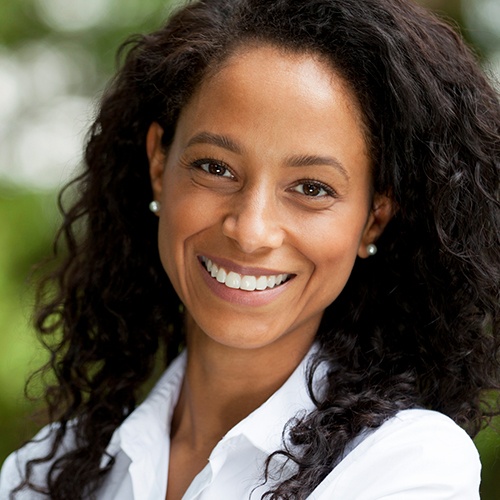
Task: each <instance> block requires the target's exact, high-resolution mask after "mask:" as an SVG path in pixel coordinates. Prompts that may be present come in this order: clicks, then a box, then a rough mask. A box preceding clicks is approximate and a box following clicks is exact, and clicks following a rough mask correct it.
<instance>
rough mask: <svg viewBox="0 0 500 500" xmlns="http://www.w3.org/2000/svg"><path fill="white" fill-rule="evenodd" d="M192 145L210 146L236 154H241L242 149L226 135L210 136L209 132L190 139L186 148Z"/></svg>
mask: <svg viewBox="0 0 500 500" xmlns="http://www.w3.org/2000/svg"><path fill="white" fill-rule="evenodd" d="M194 144H212V145H214V146H218V147H220V148H223V149H227V150H228V151H231V152H233V153H236V154H242V153H243V148H242V147H241V146H240V145H239V144H238V143H237V142H235V141H234V140H233V139H231V138H230V137H228V136H226V135H219V134H212V133H210V132H200V133H199V134H196V135H195V136H194V137H191V139H190V140H189V142H188V143H187V146H186V147H190V146H193V145H194Z"/></svg>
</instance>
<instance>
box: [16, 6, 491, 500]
mask: <svg viewBox="0 0 500 500" xmlns="http://www.w3.org/2000/svg"><path fill="white" fill-rule="evenodd" d="M248 43H256V44H272V45H274V46H277V47H280V48H282V49H284V50H285V51H289V52H292V53H304V52H306V53H311V54H319V55H321V56H322V57H324V58H325V59H326V60H327V61H329V62H330V63H331V65H332V67H334V68H335V69H336V70H337V71H338V72H339V73H340V74H341V75H342V76H343V78H344V79H345V80H346V81H347V82H348V84H349V85H350V86H351V88H352V89H353V91H354V93H355V95H356V96H357V99H358V101H359V103H360V108H361V110H362V112H363V115H364V120H365V125H366V128H367V131H368V132H367V136H368V143H369V146H370V154H371V159H372V164H373V169H374V172H373V177H374V189H375V191H376V192H378V193H384V194H388V195H390V196H391V197H392V199H393V200H394V202H395V204H396V205H397V207H398V210H397V213H396V215H395V217H394V218H393V219H392V220H391V222H390V223H389V225H388V227H387V228H386V230H385V232H384V234H383V235H382V237H381V238H380V239H379V241H378V242H377V245H378V247H379V253H378V254H377V256H376V257H373V258H370V259H358V260H357V261H356V263H355V265H354V269H353V271H352V274H351V276H350V278H349V281H348V283H347V285H346V287H345V289H344V290H343V291H342V293H341V295H340V296H339V297H338V299H337V300H336V301H335V302H334V303H333V304H331V305H330V306H329V308H328V309H327V310H326V311H325V314H324V317H323V321H322V323H321V326H320V329H319V331H318V333H317V340H318V343H319V345H320V349H319V352H318V354H317V357H316V358H315V364H314V365H313V366H312V367H311V370H310V374H309V386H310V391H311V395H312V397H313V399H314V402H315V405H316V409H315V410H314V411H313V412H312V413H310V414H308V415H306V416H305V417H303V418H302V419H299V420H297V421H294V422H291V423H290V424H289V427H288V432H289V437H290V439H291V442H292V443H293V444H294V445H298V446H297V447H295V446H294V448H293V449H294V450H295V451H294V452H292V451H291V450H289V449H287V448H286V446H285V445H284V448H283V450H278V451H277V453H280V454H284V455H286V456H287V457H289V459H291V460H293V461H294V462H296V463H297V465H298V468H297V472H296V474H295V475H293V477H290V478H285V479H282V480H281V481H280V482H279V483H278V484H277V486H273V487H272V489H270V490H269V491H268V492H267V493H266V494H265V495H264V497H266V498H269V499H292V498H293V499H301V498H305V497H306V496H307V495H308V494H309V493H310V492H311V491H312V490H313V489H314V488H315V486H316V485H317V484H318V483H319V482H320V481H321V480H322V479H323V478H324V477H325V476H326V475H327V474H328V473H329V471H331V469H332V468H333V467H334V466H335V464H336V463H337V462H338V461H339V459H340V458H341V457H342V454H343V452H344V450H345V448H346V445H347V444H348V443H349V442H350V441H351V440H352V439H353V438H354V437H355V436H356V435H357V434H359V433H360V431H362V430H363V429H365V428H376V427H378V426H380V425H381V424H382V423H383V422H384V421H386V420H387V419H388V418H389V417H391V416H393V415H394V414H395V413H396V412H398V411H399V410H401V409H406V408H414V407H422V408H429V409H434V410H437V411H440V412H442V413H444V414H446V415H448V416H450V417H451V418H452V419H453V420H454V421H455V422H457V423H458V424H459V425H461V426H462V427H463V428H465V429H466V430H467V432H468V433H469V434H470V435H471V436H474V435H475V434H476V433H477V432H478V431H479V430H480V429H481V428H482V426H483V425H485V423H487V421H488V420H489V419H490V418H491V417H492V416H494V415H496V414H498V413H499V408H498V404H497V402H496V399H495V397H494V395H495V394H497V391H498V390H499V389H500V361H499V350H500V349H499V344H500V340H499V283H500V266H499V248H500V241H499V238H500V236H499V235H500V228H499V225H500V224H499V222H500V203H499V170H500V168H499V167H500V105H499V99H498V95H497V93H496V92H495V90H494V89H493V87H492V85H491V84H490V83H489V82H488V80H487V78H486V77H485V76H484V74H483V73H482V72H481V70H480V68H479V66H478V63H477V61H476V58H475V56H474V55H473V54H472V53H471V51H470V50H469V49H468V48H467V47H466V46H465V44H464V43H463V41H462V40H461V39H460V37H459V36H458V35H457V34H456V32H455V31H454V30H453V29H452V28H450V27H449V26H448V25H447V24H446V23H445V22H443V21H441V20H439V19H438V18H436V17H434V16H433V15H431V14H430V13H429V12H427V11H426V10H425V9H423V8H422V7H420V6H418V5H416V4H414V3H412V2H411V1H409V0H363V1H362V2H360V1H359V0H273V1H269V0H200V1H194V2H191V3H189V4H188V5H187V6H185V7H183V8H182V9H180V10H178V11H177V12H176V13H175V14H174V15H173V16H171V18H170V19H169V21H168V23H167V24H166V25H165V26H164V27H162V28H161V29H159V30H158V31H156V32H154V33H151V34H149V35H144V36H138V37H135V38H133V39H131V40H129V41H128V42H127V43H126V44H124V46H123V47H122V54H124V53H125V54H126V56H125V58H124V62H123V64H122V67H121V69H120V70H119V72H118V74H117V76H116V77H115V79H114V80H113V82H112V83H111V85H110V87H109V88H108V90H107V92H106V93H105V95H104V97H103V99H102V103H101V106H100V110H99V114H98V116H97V118H96V120H95V123H94V125H93V126H92V129H91V131H90V134H89V138H88V143H87V147H86V156H85V160H86V164H85V168H84V171H83V173H82V174H81V175H80V177H79V178H78V179H77V181H76V182H77V184H76V187H77V189H76V190H75V191H74V192H73V193H74V194H76V197H77V198H76V201H74V202H73V204H72V205H71V206H70V207H69V208H68V209H64V208H62V211H63V214H64V222H63V225H62V227H61V229H60V232H59V236H58V241H59V247H61V246H63V248H64V249H65V251H64V254H63V256H62V257H61V258H60V261H59V264H58V265H57V267H56V268H55V270H54V271H52V272H51V274H50V275H48V276H47V278H46V279H45V280H44V281H43V283H42V284H41V288H40V294H39V301H38V306H37V316H36V325H37V328H38V330H39V332H40V336H41V338H42V341H43V342H44V343H45V345H47V346H48V347H49V349H50V352H51V360H50V362H49V363H48V365H47V366H46V367H45V369H46V370H51V371H53V373H54V374H55V376H56V380H57V382H56V383H55V384H53V385H51V386H50V387H48V388H47V390H46V393H45V398H46V402H47V404H48V408H49V410H50V416H51V419H52V420H53V421H56V422H58V425H57V426H55V427H54V432H53V434H54V441H53V446H52V451H51V453H50V454H49V455H48V456H46V457H40V458H37V459H34V460H31V461H30V462H28V464H27V467H26V477H25V481H24V483H23V484H22V485H20V488H22V487H23V486H24V487H26V486H30V487H34V485H32V484H31V482H30V477H31V474H30V473H31V471H32V468H33V467H34V466H35V465H36V464H37V463H40V462H43V461H48V460H51V459H53V458H54V457H55V454H56V451H57V450H58V448H59V446H60V444H61V442H62V440H63V438H64V436H65V433H66V432H68V425H69V423H70V421H76V422H77V425H76V426H75V430H74V432H75V446H74V448H73V449H72V450H70V451H67V452H65V453H63V454H62V456H60V458H58V459H57V460H54V462H53V464H52V466H51V469H50V473H49V475H48V478H47V491H46V493H47V494H49V495H50V497H51V498H53V499H55V500H59V499H67V498H73V499H78V498H82V497H83V496H92V492H95V489H96V488H97V487H98V486H99V484H100V482H101V481H102V479H103V477H104V475H105V474H106V472H107V471H108V470H109V468H110V467H112V461H111V462H110V465H109V467H108V468H107V469H104V470H102V469H100V461H101V457H102V455H103V454H104V453H105V450H106V446H107V445H108V442H109V440H110V437H111V435H112V434H113V432H114V430H115V429H116V428H117V426H119V425H120V423H121V422H122V421H123V420H124V419H125V418H126V417H127V415H129V414H130V412H131V411H132V410H133V409H134V408H135V407H136V404H137V402H138V400H139V398H140V394H141V388H142V387H143V386H144V383H145V382H146V381H147V380H148V379H149V378H150V377H151V374H152V372H153V368H154V366H155V363H156V362H157V359H158V352H160V351H161V349H160V347H161V346H162V345H163V346H165V347H166V353H167V361H168V360H171V359H172V358H173V357H175V356H176V355H177V354H178V352H179V350H180V349H181V348H182V343H183V331H182V329H183V310H182V305H181V304H180V301H179V299H178V297H177V295H176V294H175V292H174V291H173V289H172V287H171V285H170V282H169V280H168V278H167V276H166V274H165V272H164V270H163V268H162V265H161V263H160V260H159V256H158V249H157V224H158V223H157V218H156V217H153V216H151V214H150V213H149V211H148V203H149V201H150V200H151V199H152V191H151V185H150V179H149V174H148V166H149V165H148V159H147V156H146V148H145V139H146V133H147V131H148V128H149V126H150V125H151V123H152V122H158V123H159V124H160V125H161V126H162V128H163V129H164V136H163V137H164V143H165V146H167V145H168V143H169V141H171V140H172V136H173V134H174V130H175V126H176V121H177V117H178V116H179V113H180V110H181V109H182V108H183V106H185V105H186V103H187V102H188V101H189V99H190V97H191V96H192V94H193V92H194V91H195V90H196V89H197V88H198V86H199V84H200V82H201V81H202V80H203V78H204V77H205V76H206V75H207V73H209V72H213V71H216V70H217V68H218V67H219V66H220V64H221V63H222V62H224V61H225V60H226V58H227V57H228V56H229V55H230V54H232V53H234V51H235V50H237V49H239V48H241V47H243V48H244V47H245V45H246V44H248ZM74 186H75V185H73V187H74ZM54 339H56V340H54ZM324 361H326V362H327V363H328V366H329V367H330V368H329V371H328V374H327V378H326V382H325V385H326V387H324V388H322V397H321V398H320V397H319V396H315V395H314V391H313V384H312V377H313V373H314V369H315V367H317V366H318V364H319V363H320V362H324ZM492 395H493V396H492ZM297 450H298V451H297ZM271 458H272V456H271V457H269V459H268V463H269V460H270V459H271ZM270 488H271V487H270Z"/></svg>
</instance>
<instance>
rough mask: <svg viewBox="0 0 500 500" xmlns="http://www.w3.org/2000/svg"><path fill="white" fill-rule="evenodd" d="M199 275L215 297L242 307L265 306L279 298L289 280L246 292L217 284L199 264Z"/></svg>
mask: <svg viewBox="0 0 500 500" xmlns="http://www.w3.org/2000/svg"><path fill="white" fill-rule="evenodd" d="M200 268H201V275H202V276H203V280H204V281H205V283H206V284H207V286H208V288H210V290H211V291H212V292H213V293H214V295H217V297H219V298H221V299H223V300H225V301H227V302H231V303H233V304H238V305H243V306H252V307H258V306H265V305H267V304H269V303H271V302H273V301H274V300H275V299H276V298H277V297H279V296H280V295H281V294H282V293H283V292H285V291H286V289H287V288H288V284H289V283H290V281H291V280H288V281H287V282H285V283H283V284H281V285H278V286H275V287H274V288H268V289H266V290H255V291H251V292H249V291H246V290H241V289H239V288H229V287H227V286H226V285H224V284H223V283H219V282H218V281H217V280H216V279H215V278H212V277H211V276H210V274H208V271H207V269H206V268H205V266H204V265H203V264H202V263H201V262H200Z"/></svg>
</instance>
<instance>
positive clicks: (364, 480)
mask: <svg viewBox="0 0 500 500" xmlns="http://www.w3.org/2000/svg"><path fill="white" fill-rule="evenodd" d="M185 365H186V356H185V354H182V355H181V356H179V357H178V358H177V359H176V360H175V361H174V362H173V364H172V365H171V366H170V367H169V368H168V369H167V371H166V372H165V373H164V374H163V376H162V377H161V379H160V380H159V381H158V383H157V384H156V386H155V388H154V389H153V390H152V391H151V393H150V394H149V396H148V397H147V399H146V400H145V401H144V402H143V403H142V404H141V405H140V406H138V407H137V409H136V410H135V411H134V412H133V413H132V414H131V415H130V416H129V417H128V418H127V419H126V420H125V421H124V422H123V423H122V425H121V426H120V427H119V428H118V429H117V430H116V431H115V433H114V434H113V437H112V439H111V441H110V444H109V446H108V449H107V451H108V452H109V453H110V455H112V456H114V457H115V464H114V466H113V468H112V469H111V472H110V473H109V474H108V476H107V478H106V481H105V483H104V484H103V485H102V487H101V488H100V489H99V491H98V494H97V498H98V500H164V498H165V493H166V489H167V472H168V461H169V447H170V442H169V435H170V421H171V418H172V414H173V410H174V407H175V405H176V403H177V399H178V397H179V392H180V388H181V384H182V379H183V376H184V372H185ZM306 365H307V357H306V359H305V360H304V361H303V362H302V363H301V364H300V365H299V366H298V367H297V369H296V370H295V372H294V373H293V374H292V375H291V377H290V378H289V379H288V380H287V382H285V384H284V385H283V386H282V387H281V388H280V389H279V390H278V391H277V392H276V393H275V394H273V395H272V396H271V398H269V399H268V400H267V401H266V402H265V403H264V404H263V405H262V406H261V407H259V408H257V409H256V410H255V411H254V412H253V413H251V414H250V415H249V416H248V417H246V418H245V419H244V420H242V421H241V422H240V423H238V424H237V425H236V426H235V427H233V429H231V430H230V431H229V432H228V433H227V434H226V435H225V436H224V438H223V439H222V440H221V441H220V442H219V443H218V444H217V446H216V447H215V448H214V450H213V451H212V453H211V455H210V458H209V461H208V463H207V465H206V467H205V468H204V469H203V470H202V471H201V472H200V473H199V474H198V475H197V476H196V477H195V478H194V480H193V482H192V483H191V485H190V487H189V488H188V490H187V491H186V493H185V495H184V496H183V500H240V499H241V500H245V499H250V498H251V499H255V500H256V499H260V498H261V497H262V495H263V493H265V492H266V491H267V490H268V489H269V486H270V485H272V483H271V482H269V483H267V484H266V485H262V484H261V483H262V480H263V471H264V462H265V460H266V458H267V457H268V456H269V455H270V454H271V453H272V452H273V451H275V450H278V449H280V448H281V440H282V431H283V428H284V426H285V424H286V423H287V422H288V420H289V419H290V418H292V417H294V416H296V415H297V414H298V413H300V412H304V411H305V412H308V411H311V410H312V409H313V403H312V401H311V399H310V398H309V395H308V392H307V387H306V382H305V373H306ZM47 435H50V427H46V428H44V429H43V430H42V431H41V432H40V433H39V435H38V436H37V438H36V439H37V440H38V438H41V437H43V436H47ZM67 435H68V437H67V438H66V441H65V443H64V447H65V449H70V448H71V445H72V437H71V432H69V433H67ZM49 445H50V438H49V439H46V440H41V441H40V440H38V442H32V443H30V444H28V445H26V446H24V447H23V448H21V449H20V450H18V451H17V452H15V453H13V454H12V455H10V456H9V457H8V458H7V460H6V461H5V463H4V465H3V468H2V472H1V474H0V500H7V499H8V498H9V491H10V490H11V489H12V488H13V487H15V486H17V484H19V482H20V477H21V474H22V473H23V471H24V464H25V463H26V461H27V460H29V459H31V458H33V457H39V456H43V455H44V454H46V451H47V450H48V449H49ZM106 460H107V459H106V458H103V464H105V463H106ZM281 465H283V461H282V462H281ZM480 468H481V466H480V462H479V457H478V453H477V450H476V448H475V446H474V444H473V442H472V441H471V439H470V438H469V437H468V436H467V434H466V433H465V432H464V431H463V430H462V429H460V428H459V427H458V426H457V425H456V424H455V423H454V422H453V421H452V420H450V419H449V418H448V417H446V416H444V415H442V414H440V413H437V412H433V411H428V410H405V411H401V412H400V413H398V414H397V415H396V416H395V417H393V418H391V419H390V420H388V421H387V422H386V423H384V424H383V425H382V426H381V427H380V428H379V429H377V430H375V431H370V432H366V433H364V434H363V435H362V436H360V437H359V438H358V439H356V440H355V442H353V443H352V444H351V446H350V448H349V450H348V452H347V454H346V455H345V456H344V458H343V460H342V461H341V462H340V463H339V464H338V465H337V466H336V467H335V468H334V469H333V470H332V471H331V473H330V474H329V475H328V476H327V477H326V478H325V479H324V480H323V482H322V483H321V484H320V485H319V486H318V487H317V488H316V489H315V490H314V492H313V493H312V494H311V495H310V496H309V497H308V498H309V499H310V500H327V499H328V500H331V499H338V500H445V499H447V500H448V499H449V500H451V499H453V500H477V499H479V482H480ZM47 470H48V465H47V464H42V465H38V466H36V467H35V469H34V473H35V476H34V477H35V482H36V483H37V484H40V485H43V484H44V477H45V474H46V471H47ZM292 472H293V465H291V464H285V468H284V470H283V472H282V474H283V475H282V477H286V476H288V475H289V474H291V473H292ZM15 498H16V499H19V500H38V499H42V498H44V499H46V498H47V497H46V496H43V495H40V494H38V493H35V492H32V491H22V492H21V493H19V494H18V495H17V496H16V497H15Z"/></svg>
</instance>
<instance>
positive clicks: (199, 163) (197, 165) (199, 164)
mask: <svg viewBox="0 0 500 500" xmlns="http://www.w3.org/2000/svg"><path fill="white" fill-rule="evenodd" d="M191 165H192V166H193V167H195V168H197V169H200V170H202V171H203V172H205V173H206V174H208V175H213V176H215V177H226V178H227V176H225V175H218V174H215V173H212V172H209V171H208V170H205V169H204V168H203V165H214V166H217V167H221V168H223V169H225V171H226V172H228V173H229V174H230V176H231V178H232V179H234V174H233V172H232V171H231V169H230V168H229V167H228V166H227V165H226V163H224V162H223V161H222V160H214V159H213V158H202V159H201V160H196V161H193V162H192V163H191Z"/></svg>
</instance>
